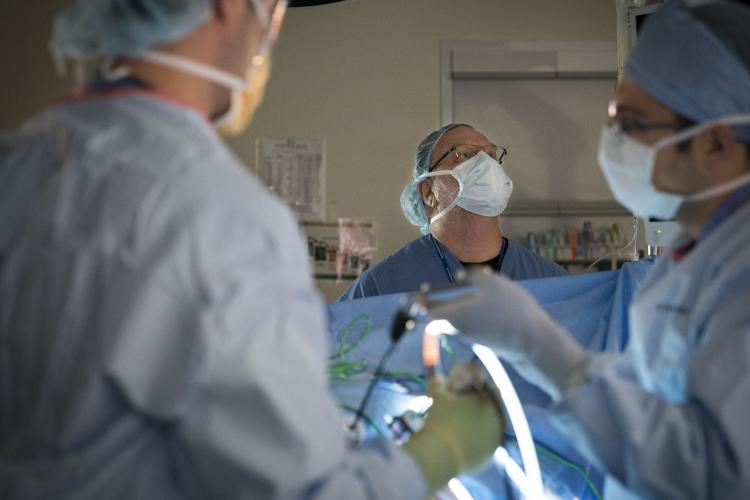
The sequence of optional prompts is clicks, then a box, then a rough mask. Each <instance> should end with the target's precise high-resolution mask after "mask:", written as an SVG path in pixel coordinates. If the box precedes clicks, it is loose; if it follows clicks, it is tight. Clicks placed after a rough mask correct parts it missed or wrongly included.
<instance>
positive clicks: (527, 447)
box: [471, 344, 544, 500]
mask: <svg viewBox="0 0 750 500" xmlns="http://www.w3.org/2000/svg"><path fill="white" fill-rule="evenodd" d="M471 349H472V351H474V354H476V356H477V357H478V358H479V360H480V361H481V362H482V364H483V365H484V367H485V368H486V369H487V372H488V373H489V374H490V377H491V378H492V381H493V382H494V383H495V385H497V388H498V389H499V390H500V396H501V397H502V399H503V404H504V405H505V410H506V411H507V412H508V417H509V418H510V422H511V425H513V430H514V431H515V433H516V439H517V440H518V447H519V449H520V450H521V459H522V460H523V468H524V470H525V474H524V473H522V472H520V470H513V468H512V466H509V463H508V462H509V461H508V460H506V461H505V462H504V464H505V465H506V470H507V471H508V477H509V478H510V479H511V480H512V481H513V482H514V483H516V485H517V486H518V489H519V490H520V491H521V492H522V493H524V495H525V496H526V498H530V499H534V500H537V499H543V498H544V487H543V486H542V474H541V471H540V469H539V459H538V457H537V455H536V448H535V446H534V440H533V439H532V438H531V429H529V422H528V421H527V420H526V415H525V414H524V411H523V407H522V406H521V401H520V400H519V399H518V394H516V390H515V389H514V388H513V383H512V382H511V381H510V377H508V373H507V372H506V371H505V368H503V365H502V363H500V360H499V359H497V355H495V353H494V352H493V351H492V349H490V348H489V347H486V346H483V345H480V344H474V345H472V346H471ZM501 450H502V451H501ZM498 452H500V456H501V457H503V455H502V453H505V456H507V454H508V453H507V451H505V449H504V448H498V451H496V452H495V454H496V456H497V453H498ZM510 462H513V461H512V460H510ZM513 465H515V462H513ZM514 476H517V477H514Z"/></svg>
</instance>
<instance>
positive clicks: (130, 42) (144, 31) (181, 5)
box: [51, 0, 212, 60]
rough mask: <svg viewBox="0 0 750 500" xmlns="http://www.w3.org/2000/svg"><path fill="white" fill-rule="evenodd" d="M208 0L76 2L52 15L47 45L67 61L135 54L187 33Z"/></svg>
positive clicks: (201, 18) (200, 20) (202, 15)
mask: <svg viewBox="0 0 750 500" xmlns="http://www.w3.org/2000/svg"><path fill="white" fill-rule="evenodd" d="M211 5H212V0H77V2H76V3H75V4H74V5H71V6H69V7H67V8H65V9H63V10H61V11H60V12H59V13H58V14H57V16H56V17H55V22H54V26H53V30H52V40H51V48H52V50H53V51H55V52H56V53H58V54H61V55H63V56H65V57H67V58H71V59H79V60H86V59H96V58H99V57H104V56H128V55H138V54H142V53H144V52H146V51H147V50H148V49H150V48H151V47H153V46H154V45H156V44H159V43H165V42H172V41H175V40H178V39H180V38H182V37H184V36H185V35H187V34H189V33H190V32H192V31H193V30H195V28H197V27H198V26H199V25H200V24H202V23H203V22H204V21H206V20H207V19H208V18H209V15H210V13H211Z"/></svg>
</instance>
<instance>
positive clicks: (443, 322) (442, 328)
mask: <svg viewBox="0 0 750 500" xmlns="http://www.w3.org/2000/svg"><path fill="white" fill-rule="evenodd" d="M424 330H425V331H426V332H427V333H428V334H430V335H455V334H457V333H458V330H456V328H455V327H454V326H453V325H451V322H450V321H448V320H447V319H433V320H432V321H430V322H429V323H427V326H425V327H424Z"/></svg>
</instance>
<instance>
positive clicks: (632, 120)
mask: <svg viewBox="0 0 750 500" xmlns="http://www.w3.org/2000/svg"><path fill="white" fill-rule="evenodd" d="M609 115H610V120H615V121H617V122H619V123H620V125H621V126H622V127H623V129H624V130H625V131H626V132H625V133H627V135H629V136H630V137H631V138H632V139H635V140H636V141H638V142H640V143H642V144H644V145H647V146H653V145H654V144H656V143H657V142H658V141H660V140H661V139H664V138H665V137H669V136H671V135H674V134H675V133H677V132H678V117H677V115H676V114H675V113H674V112H673V111H672V110H670V109H669V108H667V107H666V106H664V105H663V104H661V103H660V102H659V101H657V100H656V99H654V98H653V97H651V96H650V95H648V94H647V93H646V92H644V91H643V90H642V89H641V88H640V87H638V85H636V84H635V83H634V82H633V80H631V79H630V78H629V77H628V76H627V75H626V76H625V77H624V78H623V79H622V81H621V82H620V83H619V84H618V86H617V91H616V92H615V96H614V99H613V101H612V103H611V104H610V110H609ZM652 124H667V125H668V124H674V126H667V127H659V128H652V129H646V130H638V128H639V126H645V127H648V126H649V125H652ZM629 128H631V129H633V130H631V131H628V129H629ZM651 181H652V182H653V184H654V187H656V189H658V190H660V191H667V192H673V193H689V192H691V191H694V190H695V181H696V179H695V175H694V170H693V165H692V159H691V155H690V152H689V151H687V152H683V151H679V150H678V148H677V145H670V146H665V147H663V148H660V149H659V151H658V152H657V155H656V158H655V160H654V171H653V178H652V179H651Z"/></svg>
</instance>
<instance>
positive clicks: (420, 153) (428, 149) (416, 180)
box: [401, 123, 473, 234]
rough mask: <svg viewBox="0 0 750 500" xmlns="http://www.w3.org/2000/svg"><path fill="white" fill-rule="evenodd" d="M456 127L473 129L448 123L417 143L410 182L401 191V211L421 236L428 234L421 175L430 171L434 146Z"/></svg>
mask: <svg viewBox="0 0 750 500" xmlns="http://www.w3.org/2000/svg"><path fill="white" fill-rule="evenodd" d="M456 127H469V128H473V127H471V126H470V125H466V124H464V123H450V124H448V125H443V126H442V127H440V128H439V129H437V130H435V131H434V132H430V134H429V135H427V137H425V138H424V139H423V140H422V142H420V143H419V145H418V146H417V152H416V155H415V157H414V169H413V171H412V180H411V182H409V183H408V184H407V185H406V186H405V187H404V189H403V191H401V211H402V212H403V213H404V217H406V220H408V221H409V222H411V223H412V224H414V225H415V226H417V227H419V229H420V230H421V231H422V234H427V233H428V232H429V222H428V220H427V212H425V208H424V203H423V202H422V195H421V194H420V192H419V184H420V183H421V182H422V181H423V180H424V179H423V178H422V175H423V174H425V173H427V172H429V171H430V158H431V157H432V151H433V150H434V149H435V144H437V142H438V141H439V140H440V138H441V137H443V135H444V134H445V133H446V132H448V131H449V130H451V129H454V128H456Z"/></svg>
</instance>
